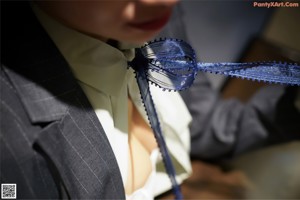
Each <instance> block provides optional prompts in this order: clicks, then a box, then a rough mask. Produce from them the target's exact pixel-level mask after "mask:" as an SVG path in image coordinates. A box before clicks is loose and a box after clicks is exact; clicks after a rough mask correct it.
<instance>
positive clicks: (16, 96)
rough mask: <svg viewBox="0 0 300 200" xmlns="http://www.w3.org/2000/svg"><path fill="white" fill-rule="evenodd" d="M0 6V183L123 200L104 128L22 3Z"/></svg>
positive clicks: (47, 195) (34, 192) (42, 193)
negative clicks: (0, 7) (0, 49)
mask: <svg viewBox="0 0 300 200" xmlns="http://www.w3.org/2000/svg"><path fill="white" fill-rule="evenodd" d="M1 6H2V9H1V11H2V16H1V17H2V21H1V26H2V27H1V29H2V33H1V34H2V36H1V48H2V51H1V143H0V144H1V183H16V184H17V197H18V199H58V198H73V199H125V194H124V188H123V183H122V179H121V174H120V171H119V168H118V165H117V162H116V159H115V156H114V154H113V151H112V149H111V147H110V145H109V142H108V139H107V137H106V135H105V133H104V131H103V128H102V126H101V124H100V123H99V121H98V119H97V116H96V115H95V112H94V110H93V108H92V107H91V105H90V104H89V102H88V100H87V98H86V97H85V95H84V93H83V92H82V90H81V88H80V87H79V86H78V84H77V82H76V80H75V79H74V77H73V75H72V73H71V72H70V70H69V67H68V64H67V63H66V61H65V60H64V58H63V57H62V56H61V54H60V53H59V51H58V50H57V49H56V47H55V45H54V44H53V43H52V41H51V40H50V38H49V37H48V35H47V34H46V32H45V31H44V30H43V28H42V27H41V25H40V24H39V22H38V21H37V19H36V17H35V16H34V14H33V12H32V11H31V8H30V6H29V3H28V2H16V1H11V2H8V1H5V2H1Z"/></svg>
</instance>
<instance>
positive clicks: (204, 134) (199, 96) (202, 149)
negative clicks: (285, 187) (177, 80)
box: [181, 73, 300, 160]
mask: <svg viewBox="0 0 300 200" xmlns="http://www.w3.org/2000/svg"><path fill="white" fill-rule="evenodd" d="M296 92H297V88H295V87H290V88H287V87H284V86H281V85H269V86H267V87H264V88H262V89H261V90H260V91H258V92H257V93H256V94H255V95H254V96H253V97H252V99H250V100H249V101H248V102H247V103H246V104H243V103H241V102H240V101H238V100H237V99H230V100H223V99H221V98H220V96H219V94H218V92H217V91H215V90H213V89H212V87H211V85H210V83H209V81H208V80H207V77H206V76H205V74H202V73H200V74H199V75H198V76H197V78H196V80H195V83H194V85H193V86H192V87H191V88H190V89H188V90H186V91H184V92H182V93H181V95H182V97H183V99H184V101H185V102H186V104H187V106H188V109H189V111H190V112H191V115H192V117H193V121H192V123H191V127H190V128H191V156H192V157H194V158H200V159H208V160H214V159H217V158H229V157H232V156H236V155H238V154H240V153H243V152H246V151H249V150H251V149H255V148H260V147H263V146H266V145H271V144H276V143H280V142H286V141H290V140H294V139H300V131H299V130H300V126H299V119H300V114H299V111H298V110H297V109H296V108H295V104H294V101H295V96H296ZM297 121H298V122H297Z"/></svg>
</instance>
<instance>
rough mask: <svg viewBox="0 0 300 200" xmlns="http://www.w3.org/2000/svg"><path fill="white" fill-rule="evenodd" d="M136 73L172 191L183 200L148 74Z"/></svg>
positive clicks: (141, 71)
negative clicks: (151, 91)
mask: <svg viewBox="0 0 300 200" xmlns="http://www.w3.org/2000/svg"><path fill="white" fill-rule="evenodd" d="M135 73H136V79H137V83H138V86H139V89H140V93H141V97H142V100H143V103H144V106H145V109H146V112H147V115H148V120H149V122H150V125H151V127H152V130H153V132H154V135H155V139H156V142H157V144H158V147H159V149H160V152H161V154H162V157H163V161H164V165H165V168H166V171H167V173H168V175H169V178H170V180H171V183H172V189H173V191H174V194H175V197H176V199H178V200H181V199H183V196H182V193H181V190H180V186H179V185H178V183H177V181H176V178H175V175H176V173H175V169H174V167H173V164H172V161H171V157H170V155H169V152H168V149H167V145H166V142H165V140H164V137H163V134H162V130H161V127H160V123H159V120H158V116H157V112H156V109H155V106H154V102H153V99H152V96H151V93H150V87H149V83H148V80H147V74H146V72H145V70H143V69H142V68H141V69H138V70H136V71H135Z"/></svg>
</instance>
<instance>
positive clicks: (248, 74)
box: [197, 62, 300, 86]
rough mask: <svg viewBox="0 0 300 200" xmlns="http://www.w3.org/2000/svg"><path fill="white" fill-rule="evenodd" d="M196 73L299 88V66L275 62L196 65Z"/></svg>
mask: <svg viewBox="0 0 300 200" xmlns="http://www.w3.org/2000/svg"><path fill="white" fill-rule="evenodd" d="M197 69H198V71H204V72H211V73H216V74H223V75H229V76H232V77H238V78H242V79H244V78H246V79H248V80H256V81H264V82H269V83H279V84H287V85H298V86H300V66H299V65H298V64H288V63H276V62H250V63H198V64H197Z"/></svg>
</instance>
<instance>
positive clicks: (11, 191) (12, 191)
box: [1, 183, 17, 199]
mask: <svg viewBox="0 0 300 200" xmlns="http://www.w3.org/2000/svg"><path fill="white" fill-rule="evenodd" d="M1 198H2V199H16V198H17V184H11V183H3V184H1Z"/></svg>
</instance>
